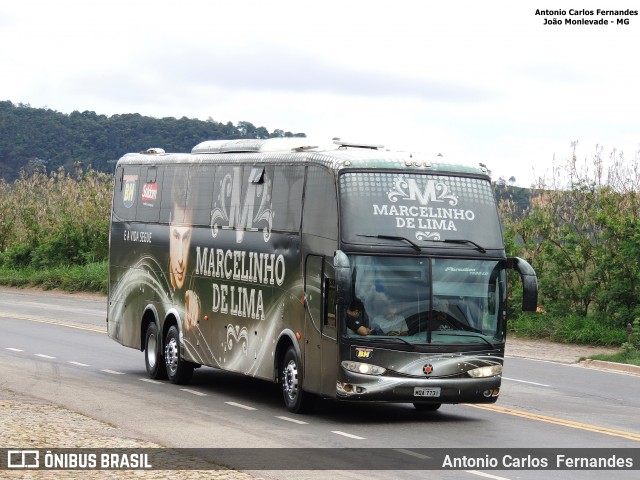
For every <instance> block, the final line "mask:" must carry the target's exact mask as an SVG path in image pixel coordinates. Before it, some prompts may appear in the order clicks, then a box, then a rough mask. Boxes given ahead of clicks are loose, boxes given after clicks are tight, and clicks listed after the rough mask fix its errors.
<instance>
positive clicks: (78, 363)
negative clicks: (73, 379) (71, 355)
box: [69, 360, 91, 367]
mask: <svg viewBox="0 0 640 480" xmlns="http://www.w3.org/2000/svg"><path fill="white" fill-rule="evenodd" d="M69 363H70V364H72V365H77V366H78V367H90V366H91V365H87V364H86V363H80V362H74V361H71V360H69Z"/></svg>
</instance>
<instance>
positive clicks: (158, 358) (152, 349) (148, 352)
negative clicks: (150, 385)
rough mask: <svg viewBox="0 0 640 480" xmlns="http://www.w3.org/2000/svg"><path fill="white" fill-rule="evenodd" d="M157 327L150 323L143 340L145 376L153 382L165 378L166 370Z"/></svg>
mask: <svg viewBox="0 0 640 480" xmlns="http://www.w3.org/2000/svg"><path fill="white" fill-rule="evenodd" d="M159 339H160V336H159V335H158V326H157V325H156V323H155V322H151V323H150V324H149V325H148V326H147V331H146V333H145V340H144V363H145V365H146V366H147V375H148V376H149V378H152V379H154V380H161V379H164V378H167V369H166V368H165V364H164V355H163V354H162V342H160V341H158V340H159Z"/></svg>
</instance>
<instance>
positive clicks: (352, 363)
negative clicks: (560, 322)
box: [107, 138, 538, 413]
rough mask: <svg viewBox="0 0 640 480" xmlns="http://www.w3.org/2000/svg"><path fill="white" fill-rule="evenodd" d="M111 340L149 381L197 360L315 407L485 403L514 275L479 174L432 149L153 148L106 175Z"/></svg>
mask: <svg viewBox="0 0 640 480" xmlns="http://www.w3.org/2000/svg"><path fill="white" fill-rule="evenodd" d="M109 251H110V254H109V292H108V317H107V330H108V335H109V337H111V338H112V339H113V340H115V341H117V342H119V343H120V344H122V345H124V346H127V347H132V348H135V349H138V350H140V351H142V352H144V359H145V364H146V370H147V374H148V376H149V377H150V378H152V379H166V378H168V380H169V381H170V382H171V383H174V384H185V383H187V382H189V380H190V379H191V377H192V375H193V372H194V369H196V368H198V367H201V366H206V367H213V368H216V369H220V370H225V371H230V372H235V373H239V374H243V375H248V376H251V377H255V378H258V379H264V380H268V381H272V382H277V383H279V384H280V385H281V387H282V395H283V399H284V404H285V406H286V408H287V409H288V410H289V411H291V412H296V413H299V412H303V411H304V410H306V409H308V408H309V407H310V406H311V405H312V402H313V400H314V399H315V398H318V397H322V398H333V399H338V400H344V401H377V402H404V403H412V404H413V405H414V406H415V408H416V409H418V410H424V411H433V410H437V409H438V408H439V407H440V406H441V405H442V404H443V403H462V402H465V403H493V402H495V401H496V400H497V398H498V395H499V392H500V384H501V378H502V376H501V374H502V366H503V361H504V352H505V339H506V335H507V324H506V322H507V318H506V311H507V307H506V302H507V298H508V291H507V270H508V269H512V270H515V271H516V272H517V273H518V274H519V275H520V277H521V281H522V290H523V295H522V309H523V310H527V311H533V310H535V308H536V303H537V294H538V291H537V279H536V274H535V271H534V270H533V268H532V267H531V265H530V264H529V263H527V262H526V261H525V260H523V259H521V258H517V257H513V258H507V257H506V255H505V248H504V242H503V238H502V231H501V225H500V221H499V217H498V211H497V205H496V201H495V197H494V194H493V190H492V186H491V180H490V176H489V172H488V171H487V170H486V168H485V167H484V166H479V167H469V166H463V165H460V164H456V163H452V162H448V161H446V160H445V159H444V157H442V156H430V155H426V154H421V153H415V152H404V151H390V150H388V149H385V148H384V147H383V146H380V145H369V144H357V143H349V142H345V141H341V140H337V139H334V140H333V141H332V142H328V143H327V144H322V143H321V142H312V141H310V140H309V139H307V138H277V139H266V140H263V139H238V140H213V141H205V142H202V143H200V144H198V145H196V146H195V147H194V148H193V149H192V151H191V153H166V152H165V151H164V150H163V149H161V148H152V149H149V150H147V151H144V152H141V153H130V154H126V155H124V156H123V157H122V158H121V159H120V160H119V161H118V162H117V165H116V170H115V179H114V191H113V202H112V212H111V225H110V241H109Z"/></svg>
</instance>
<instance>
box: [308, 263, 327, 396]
mask: <svg viewBox="0 0 640 480" xmlns="http://www.w3.org/2000/svg"><path fill="white" fill-rule="evenodd" d="M322 264H323V257H320V256H317V255H308V256H307V258H306V261H305V277H304V301H305V320H304V380H303V386H304V389H305V390H308V391H311V392H316V393H318V392H320V388H321V382H322V331H321V328H322V327H321V325H322V303H323V301H322V278H323V273H322V267H323V265H322Z"/></svg>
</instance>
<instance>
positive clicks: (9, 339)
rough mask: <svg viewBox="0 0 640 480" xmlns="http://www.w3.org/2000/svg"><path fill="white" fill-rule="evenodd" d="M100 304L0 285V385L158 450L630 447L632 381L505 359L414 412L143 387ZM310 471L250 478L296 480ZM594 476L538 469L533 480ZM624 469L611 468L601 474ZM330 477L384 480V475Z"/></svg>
mask: <svg viewBox="0 0 640 480" xmlns="http://www.w3.org/2000/svg"><path fill="white" fill-rule="evenodd" d="M105 310H106V305H105V300H104V299H103V298H101V297H79V296H68V295H59V294H54V293H46V292H44V293H43V292H37V291H16V290H12V289H0V325H1V326H2V334H1V335H0V362H1V363H0V364H1V365H2V367H1V368H2V375H1V376H0V387H1V388H6V389H10V390H12V391H16V392H21V393H24V394H28V395H32V396H34V397H38V398H44V399H46V400H47V401H50V402H53V403H55V404H58V405H62V406H64V407H66V408H69V409H72V410H74V411H77V412H80V413H83V414H85V415H87V416H90V417H92V418H96V419H98V420H101V421H105V422H109V423H110V424H112V425H116V426H118V427H119V428H120V429H121V430H122V431H123V432H125V433H126V434H127V435H130V436H132V437H135V438H141V439H144V440H148V441H152V442H155V443H158V444H160V445H164V446H168V447H189V448H220V447H238V448H247V447H255V448H264V447H274V448H284V449H290V448H291V447H296V448H315V447H325V448H337V449H347V448H349V449H363V448H391V449H394V451H396V452H400V453H399V454H400V455H401V454H406V455H411V452H412V451H416V450H415V449H433V448H445V449H459V448H498V447H501V448H580V449H589V448H611V449H615V451H618V452H620V453H621V454H622V453H624V452H625V451H626V450H625V449H635V450H636V451H637V450H638V446H639V445H640V444H639V443H638V442H640V415H638V412H640V395H638V392H639V391H640V389H639V387H640V377H638V376H633V375H626V374H621V373H612V372H603V371H598V370H593V369H586V368H581V367H579V366H575V365H566V364H559V363H553V362H543V361H537V360H531V359H524V358H508V359H507V361H506V362H505V371H504V381H503V388H502V394H501V397H500V399H499V401H498V403H497V404H495V405H486V406H473V405H466V404H464V405H443V407H442V408H441V409H440V410H439V411H438V412H436V413H429V414H425V413H419V412H417V411H416V410H415V409H414V408H413V407H412V406H411V405H402V404H384V405H378V404H374V405H362V404H357V405H354V404H345V403H340V402H336V401H324V402H321V403H320V404H319V405H318V408H317V410H316V411H315V412H314V413H312V414H308V415H293V414H291V413H289V412H288V411H287V410H286V409H285V408H284V406H283V405H282V401H281V396H280V391H279V388H278V386H276V385H274V384H271V383H268V382H264V381H259V380H255V379H251V378H245V377H242V376H239V375H234V374H229V373H225V372H220V371H216V370H213V369H209V368H201V369H198V370H196V372H195V374H194V377H193V381H192V382H191V384H190V385H188V386H177V385H172V384H170V383H168V382H155V381H150V380H149V379H148V378H147V377H146V372H145V367H144V357H143V354H142V353H141V352H138V351H136V350H133V349H130V348H126V347H123V346H121V345H119V344H117V343H116V342H114V341H112V340H110V339H109V338H108V337H107V335H106V333H105ZM419 451H420V452H424V451H425V450H419ZM407 452H409V453H407ZM452 452H455V451H454V450H452ZM294 464H295V462H294V459H293V458H292V465H294ZM323 473H324V474H326V472H315V471H302V472H299V471H298V472H286V471H260V472H258V473H257V475H259V476H260V477H263V478H296V479H304V478H323ZM540 473H541V472H539V471H535V470H513V471H503V470H500V471H488V470H486V471H485V470H482V469H475V468H469V469H466V470H462V471H456V472H451V471H430V472H429V477H430V478H469V479H473V478H478V477H484V478H508V479H516V478H517V479H534V478H540ZM605 474H607V473H606V472H602V471H590V470H589V471H584V470H583V471H547V472H545V473H544V477H545V478H580V479H582V478H602V477H603V476H604V475H605ZM637 474H638V472H637V470H636V471H635V472H623V471H616V472H614V473H613V475H614V477H615V478H636V477H637ZM609 475H610V474H609ZM325 476H326V475H325ZM341 476H346V477H349V478H389V473H388V472H384V471H373V472H371V471H364V472H362V471H351V472H341ZM402 477H403V478H424V472H413V471H406V472H403V473H402Z"/></svg>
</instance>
